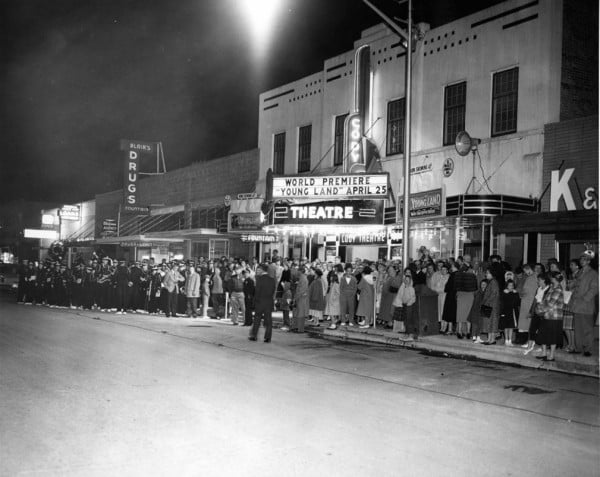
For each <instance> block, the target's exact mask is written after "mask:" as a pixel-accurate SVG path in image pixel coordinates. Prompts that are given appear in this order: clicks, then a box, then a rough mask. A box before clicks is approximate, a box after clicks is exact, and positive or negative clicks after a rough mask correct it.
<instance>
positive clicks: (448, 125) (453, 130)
mask: <svg viewBox="0 0 600 477" xmlns="http://www.w3.org/2000/svg"><path fill="white" fill-rule="evenodd" d="M466 103H467V83H466V82H462V83H458V84H453V85H450V86H446V88H445V90H444V146H447V145H449V144H454V141H455V140H456V135H457V134H458V133H459V132H461V131H464V130H465V105H466Z"/></svg>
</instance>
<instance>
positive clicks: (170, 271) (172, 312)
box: [162, 264, 185, 318]
mask: <svg viewBox="0 0 600 477" xmlns="http://www.w3.org/2000/svg"><path fill="white" fill-rule="evenodd" d="M184 280H185V278H184V277H183V276H182V275H181V274H180V273H179V270H178V267H177V265H176V264H172V265H171V266H170V267H169V268H167V269H166V273H165V275H164V277H163V279H162V284H163V286H164V288H165V291H166V293H167V306H166V309H165V315H166V316H167V318H169V316H173V318H175V317H176V316H177V298H178V295H179V282H183V281H184Z"/></svg>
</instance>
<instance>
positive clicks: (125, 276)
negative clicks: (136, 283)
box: [114, 260, 131, 314]
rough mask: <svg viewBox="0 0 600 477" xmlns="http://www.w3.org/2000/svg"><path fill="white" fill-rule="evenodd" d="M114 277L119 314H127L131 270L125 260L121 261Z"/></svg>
mask: <svg viewBox="0 0 600 477" xmlns="http://www.w3.org/2000/svg"><path fill="white" fill-rule="evenodd" d="M114 277H115V285H116V292H117V314H122V313H127V308H128V307H129V289H130V288H131V282H130V281H129V269H128V268H127V266H126V265H125V260H119V265H118V266H117V269H116V270H115V275H114Z"/></svg>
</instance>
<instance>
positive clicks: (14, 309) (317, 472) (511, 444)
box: [0, 298, 600, 476]
mask: <svg viewBox="0 0 600 477" xmlns="http://www.w3.org/2000/svg"><path fill="white" fill-rule="evenodd" d="M247 336H248V329H247V328H244V327H239V326H238V327H234V326H231V324H230V323H228V322H225V321H217V320H209V319H198V320H192V319H188V318H170V319H168V318H165V317H159V316H150V315H140V314H127V315H114V314H108V313H100V312H95V311H78V310H64V309H50V308H46V307H36V306H25V305H17V304H14V303H12V302H9V301H8V300H7V299H6V298H2V299H0V402H1V403H2V404H1V410H2V411H1V413H0V475H7V476H13V475H61V476H62V475H82V476H88V475H92V476H95V475H98V476H106V475H111V476H112V475H117V476H121V475H126V476H127V475H134V476H137V475H144V476H146V475H151V476H153V475H160V476H162V475H169V476H170V475H176V476H180V475H183V476H188V475H189V476H213V475H214V476H321V475H327V476H455V475H456V476H471V475H473V476H509V475H514V476H519V475H528V476H537V475H545V476H555V475H556V476H597V475H600V473H599V472H600V416H599V409H598V402H599V401H598V391H599V389H598V379H596V378H593V377H586V376H575V375H568V374H563V373H556V372H552V371H548V370H544V371H541V370H537V369H530V368H520V367H514V366H506V365H503V364H500V363H490V362H486V361H478V360H459V359H448V358H445V357H443V356H432V355H431V354H428V353H425V352H423V351H419V350H414V349H406V348H397V347H396V348H394V347H390V346H385V345H383V344H378V343H371V344H356V343H350V342H336V341H330V340H324V339H320V338H318V337H314V335H310V334H302V335H301V334H294V333H284V332H281V331H279V330H275V332H274V334H273V341H272V342H271V343H263V342H262V340H260V339H259V341H258V342H251V341H248V339H247ZM261 336H262V332H261Z"/></svg>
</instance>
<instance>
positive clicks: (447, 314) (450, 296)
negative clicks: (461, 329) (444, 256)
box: [440, 263, 457, 335]
mask: <svg viewBox="0 0 600 477" xmlns="http://www.w3.org/2000/svg"><path fill="white" fill-rule="evenodd" d="M456 271H457V268H456V263H452V264H451V265H450V276H449V278H448V281H447V282H446V286H445V287H444V292H445V293H446V300H445V301H444V311H443V312H442V327H441V330H440V331H441V333H442V334H444V335H446V334H452V332H453V327H454V324H455V323H456Z"/></svg>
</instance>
